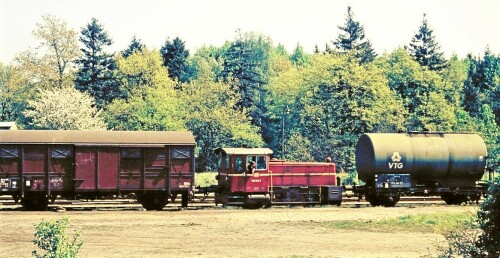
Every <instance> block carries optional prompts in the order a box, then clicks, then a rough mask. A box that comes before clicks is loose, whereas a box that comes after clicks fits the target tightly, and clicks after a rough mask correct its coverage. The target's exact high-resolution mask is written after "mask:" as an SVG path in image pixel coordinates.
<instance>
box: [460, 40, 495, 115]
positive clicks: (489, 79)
mask: <svg viewBox="0 0 500 258" xmlns="http://www.w3.org/2000/svg"><path fill="white" fill-rule="evenodd" d="M468 61H469V72H468V76H467V80H466V81H465V83H464V87H463V97H462V102H463V106H464V108H465V110H467V111H469V113H470V114H471V115H472V116H478V115H479V113H480V109H481V106H482V105H483V104H488V105H489V106H490V107H491V108H492V109H493V112H494V114H495V117H496V118H495V119H496V122H497V124H500V108H499V104H498V102H499V101H498V97H499V96H500V57H495V56H494V55H493V54H492V53H491V52H490V50H489V49H488V48H487V49H486V51H485V53H484V56H483V58H482V59H481V58H474V57H472V56H471V55H469V56H468Z"/></svg>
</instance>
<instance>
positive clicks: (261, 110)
mask: <svg viewBox="0 0 500 258" xmlns="http://www.w3.org/2000/svg"><path fill="white" fill-rule="evenodd" d="M271 45H272V44H271V40H270V39H269V38H268V37H264V36H262V35H258V34H253V33H247V34H245V35H242V34H241V31H239V30H238V36H237V38H236V40H235V41H234V42H231V43H229V46H228V47H227V50H226V51H225V53H224V54H223V59H224V70H223V71H222V77H223V79H224V81H225V82H231V83H233V85H234V86H233V87H234V90H235V91H236V92H238V93H239V94H240V96H241V99H240V100H239V101H238V103H236V107H238V108H239V109H240V110H244V109H246V110H248V112H249V114H250V116H251V117H252V123H253V124H254V125H257V126H259V127H262V126H263V125H264V124H265V121H264V120H265V117H263V114H265V109H266V106H265V98H266V96H265V94H266V92H265V91H264V85H266V84H267V82H268V76H269V53H270V52H271V51H270V50H271ZM233 79H234V80H233Z"/></svg>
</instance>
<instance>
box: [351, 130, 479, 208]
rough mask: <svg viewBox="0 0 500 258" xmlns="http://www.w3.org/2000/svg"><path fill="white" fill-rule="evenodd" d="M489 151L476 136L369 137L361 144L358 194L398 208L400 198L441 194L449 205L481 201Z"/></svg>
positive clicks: (365, 137) (378, 134)
mask: <svg viewBox="0 0 500 258" xmlns="http://www.w3.org/2000/svg"><path fill="white" fill-rule="evenodd" d="M486 159H487V150H486V145H485V143H484V141H483V140H482V139H481V137H480V136H478V135H476V134H456V133H429V132H423V133H406V134H403V133H401V134H396V133H369V134H364V135H362V136H361V137H360V139H359V141H358V143H357V145H356V169H357V172H358V178H359V179H361V180H363V181H364V182H365V183H366V184H365V185H364V186H360V187H357V188H356V189H355V191H356V192H357V193H358V194H359V195H360V196H365V198H366V200H367V201H369V202H370V203H371V204H372V205H373V206H377V205H384V206H394V205H395V204H396V203H397V202H398V200H399V198H400V196H401V195H438V196H441V198H442V199H443V200H444V201H445V202H446V203H448V204H460V203H462V202H465V201H469V200H472V201H474V200H475V201H477V200H479V198H480V197H481V194H484V193H485V192H486V187H485V186H484V185H481V184H477V182H478V180H480V179H481V178H482V176H483V174H484V173H485V169H486Z"/></svg>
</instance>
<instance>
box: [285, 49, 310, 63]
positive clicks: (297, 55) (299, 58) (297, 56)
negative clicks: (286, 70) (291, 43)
mask: <svg viewBox="0 0 500 258" xmlns="http://www.w3.org/2000/svg"><path fill="white" fill-rule="evenodd" d="M290 60H291V61H292V63H293V64H294V65H296V66H302V65H305V64H307V63H308V62H309V60H310V58H309V56H308V55H307V54H306V53H305V52H304V48H303V47H302V46H301V45H300V44H297V47H295V50H294V51H293V53H292V55H291V56H290Z"/></svg>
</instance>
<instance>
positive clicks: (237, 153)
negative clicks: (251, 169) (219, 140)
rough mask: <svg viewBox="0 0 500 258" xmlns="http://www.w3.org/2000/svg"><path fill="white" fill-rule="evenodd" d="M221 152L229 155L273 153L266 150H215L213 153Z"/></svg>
mask: <svg viewBox="0 0 500 258" xmlns="http://www.w3.org/2000/svg"><path fill="white" fill-rule="evenodd" d="M220 151H223V152H225V153H227V154H229V155H268V154H273V151H272V150H271V149H268V148H217V149H216V150H215V153H219V152H220Z"/></svg>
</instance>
